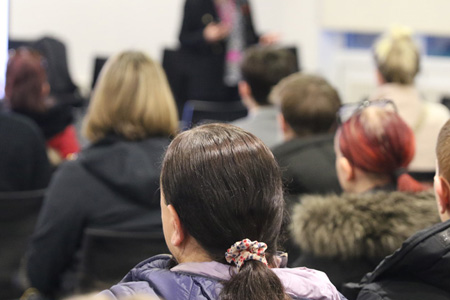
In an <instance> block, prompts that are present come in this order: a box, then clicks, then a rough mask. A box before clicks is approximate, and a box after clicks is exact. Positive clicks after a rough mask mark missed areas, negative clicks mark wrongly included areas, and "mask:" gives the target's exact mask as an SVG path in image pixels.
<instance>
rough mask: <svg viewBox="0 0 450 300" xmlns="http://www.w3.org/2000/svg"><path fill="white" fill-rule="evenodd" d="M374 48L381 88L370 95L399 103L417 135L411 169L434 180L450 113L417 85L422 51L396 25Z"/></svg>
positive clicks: (371, 97)
mask: <svg viewBox="0 0 450 300" xmlns="http://www.w3.org/2000/svg"><path fill="white" fill-rule="evenodd" d="M373 51H374V58H375V63H376V67H377V79H378V88H377V89H376V91H375V92H374V93H373V94H372V95H371V96H370V97H369V99H370V100H376V99H391V100H392V101H394V103H395V104H396V105H397V107H398V113H399V114H400V116H401V117H402V118H403V120H404V121H405V122H406V124H408V125H409V126H410V127H411V129H412V130H413V132H414V135H415V137H416V155H415V156H414V158H413V160H412V161H411V163H410V165H409V169H410V170H411V171H414V172H416V173H418V174H417V176H420V175H422V176H421V177H422V179H423V180H424V181H429V182H430V183H431V181H432V178H433V174H434V170H435V160H436V156H435V154H434V147H435V145H436V141H437V136H438V133H439V129H440V128H441V127H442V125H444V124H445V122H446V121H447V120H448V119H449V118H450V113H449V111H448V109H447V108H446V107H445V106H444V105H442V104H440V103H434V102H430V101H426V99H425V97H424V96H423V94H422V93H421V92H420V90H419V89H418V88H417V87H416V85H415V78H416V75H417V74H418V73H419V71H420V51H419V48H418V46H417V45H416V43H415V42H414V40H413V37H412V32H411V30H410V29H408V28H406V27H400V26H398V27H395V28H393V29H392V30H391V31H389V32H387V33H385V34H384V35H382V36H381V37H380V38H379V39H378V40H377V42H376V43H375V45H374V48H373ZM426 173H428V176H427V174H426ZM417 178H419V177H417Z"/></svg>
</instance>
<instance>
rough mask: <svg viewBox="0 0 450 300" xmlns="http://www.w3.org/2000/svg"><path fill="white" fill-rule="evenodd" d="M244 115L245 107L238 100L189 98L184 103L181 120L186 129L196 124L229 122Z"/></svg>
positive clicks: (245, 112)
mask: <svg viewBox="0 0 450 300" xmlns="http://www.w3.org/2000/svg"><path fill="white" fill-rule="evenodd" d="M246 115H247V108H246V107H245V106H244V105H243V104H242V103H241V102H240V101H230V102H214V101H202V100H189V101H187V102H186V103H185V105H184V108H183V116H182V119H181V121H182V126H183V130H186V129H189V128H192V127H193V126H194V125H197V124H204V123H213V122H231V121H234V120H236V119H239V118H242V117H245V116H246Z"/></svg>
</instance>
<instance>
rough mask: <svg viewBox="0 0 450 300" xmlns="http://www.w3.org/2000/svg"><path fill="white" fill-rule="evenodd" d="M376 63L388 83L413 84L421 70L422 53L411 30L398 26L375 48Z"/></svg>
mask: <svg viewBox="0 0 450 300" xmlns="http://www.w3.org/2000/svg"><path fill="white" fill-rule="evenodd" d="M374 55H375V62H376V64H377V68H378V70H379V72H380V74H381V75H382V76H383V79H384V80H385V81H386V82H388V83H399V84H412V83H413V82H414V77H415V76H416V75H417V73H418V72H419V68H420V66H419V65H420V53H419V49H418V47H417V45H416V44H415V42H414V40H413V38H412V31H411V29H409V28H407V27H403V26H396V27H394V28H392V29H391V30H390V31H389V32H387V33H386V34H384V35H383V36H381V38H379V39H378V40H377V42H376V43H375V46H374Z"/></svg>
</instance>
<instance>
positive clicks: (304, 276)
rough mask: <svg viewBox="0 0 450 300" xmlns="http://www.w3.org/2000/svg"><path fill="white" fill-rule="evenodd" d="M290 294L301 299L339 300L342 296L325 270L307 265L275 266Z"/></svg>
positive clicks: (274, 270)
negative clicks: (294, 266)
mask: <svg viewBox="0 0 450 300" xmlns="http://www.w3.org/2000/svg"><path fill="white" fill-rule="evenodd" d="M272 270H273V272H274V273H275V274H276V275H277V276H278V278H280V280H281V282H282V283H283V286H284V289H285V291H286V293H287V294H288V295H290V296H291V297H294V298H299V299H305V298H306V299H330V300H339V299H341V296H340V294H339V292H338V291H337V289H336V287H335V286H334V285H333V284H332V283H331V281H330V280H329V279H328V277H327V275H326V274H325V273H324V272H321V271H318V270H313V269H309V268H305V267H300V268H275V269H272Z"/></svg>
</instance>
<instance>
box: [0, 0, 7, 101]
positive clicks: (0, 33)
mask: <svg viewBox="0 0 450 300" xmlns="http://www.w3.org/2000/svg"><path fill="white" fill-rule="evenodd" d="M8 28H9V1H7V0H5V1H0V101H1V99H3V97H4V96H5V72H6V63H7V61H8Z"/></svg>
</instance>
